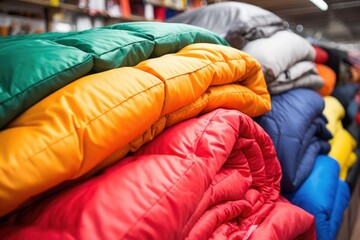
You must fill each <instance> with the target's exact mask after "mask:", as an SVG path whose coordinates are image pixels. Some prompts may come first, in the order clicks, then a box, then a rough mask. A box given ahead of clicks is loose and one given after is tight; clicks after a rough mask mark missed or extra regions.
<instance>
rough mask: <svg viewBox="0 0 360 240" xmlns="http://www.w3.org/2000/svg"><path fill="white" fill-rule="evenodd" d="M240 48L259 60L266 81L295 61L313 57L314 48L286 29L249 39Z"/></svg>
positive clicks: (275, 77)
mask: <svg viewBox="0 0 360 240" xmlns="http://www.w3.org/2000/svg"><path fill="white" fill-rule="evenodd" d="M242 50H243V51H244V52H246V53H248V54H250V55H251V56H253V57H254V58H255V59H256V60H257V61H259V63H260V64H261V67H262V69H263V71H264V76H265V80H266V82H267V83H271V82H273V81H275V80H276V79H277V78H278V77H279V76H280V74H281V73H283V72H285V71H286V70H288V69H289V68H290V67H291V66H293V65H294V64H295V63H297V62H300V61H314V59H315V50H314V48H313V47H312V46H311V45H310V43H309V42H308V41H307V40H306V39H304V38H303V37H301V36H299V35H297V34H296V33H293V32H290V31H287V30H283V31H279V32H276V33H275V34H274V35H272V36H271V37H268V38H260V39H257V40H254V41H251V42H249V43H248V44H246V45H245V47H244V48H243V49H242Z"/></svg>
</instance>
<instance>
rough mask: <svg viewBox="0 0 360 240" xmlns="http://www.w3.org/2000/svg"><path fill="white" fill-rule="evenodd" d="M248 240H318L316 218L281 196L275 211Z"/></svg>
mask: <svg viewBox="0 0 360 240" xmlns="http://www.w3.org/2000/svg"><path fill="white" fill-rule="evenodd" d="M284 216H286V217H284ZM245 239H246V238H245ZM248 239H249V240H258V239H267V240H278V239H316V231H315V222H314V216H313V215H311V214H310V213H308V212H306V211H305V210H303V209H301V208H299V207H297V206H295V205H293V204H288V200H286V199H285V198H284V197H283V196H280V197H279V200H278V201H277V202H276V203H275V206H274V208H273V210H272V211H271V212H270V213H269V214H268V215H267V217H266V218H265V220H264V221H263V222H262V223H261V224H260V225H259V226H257V228H256V229H255V230H254V232H253V233H252V234H251V235H250V236H249V238H248Z"/></svg>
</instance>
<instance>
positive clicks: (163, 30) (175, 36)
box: [106, 22, 229, 57]
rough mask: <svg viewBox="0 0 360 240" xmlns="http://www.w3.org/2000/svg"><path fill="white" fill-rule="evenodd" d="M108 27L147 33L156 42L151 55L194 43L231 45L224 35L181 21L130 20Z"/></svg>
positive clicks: (154, 55)
mask: <svg viewBox="0 0 360 240" xmlns="http://www.w3.org/2000/svg"><path fill="white" fill-rule="evenodd" d="M106 28H111V29H118V30H128V31H134V32H139V33H143V34H146V35H147V36H148V37H149V39H152V40H154V41H155V42H156V45H155V48H154V51H153V53H152V54H151V57H159V56H162V55H165V54H168V53H175V52H178V51H179V50H180V49H182V48H184V47H186V46H187V45H190V44H193V43H215V44H222V45H226V46H229V44H228V43H227V42H226V41H225V40H224V39H223V38H222V37H220V36H219V35H217V34H215V33H213V32H211V31H209V30H206V29H204V28H200V27H196V26H191V25H187V24H181V23H161V22H128V23H120V24H115V25H111V26H108V27H106Z"/></svg>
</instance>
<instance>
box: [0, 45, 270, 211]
mask: <svg viewBox="0 0 360 240" xmlns="http://www.w3.org/2000/svg"><path fill="white" fill-rule="evenodd" d="M218 107H224V108H229V109H237V110H239V111H241V112H244V113H245V114H247V115H249V116H251V117H255V116H259V115H261V114H264V113H265V112H267V111H269V110H270V108H271V106H270V95H269V92H268V91H267V88H266V83H265V81H264V78H263V75H262V72H261V67H260V65H259V64H258V62H256V60H255V59H253V58H252V57H250V56H249V55H247V54H245V53H243V52H241V51H239V50H237V49H234V48H231V47H227V46H222V45H216V44H205V43H204V44H200V43H199V44H192V45H189V46H187V47H185V48H183V49H182V50H181V51H179V52H178V53H176V54H168V55H164V56H162V57H158V58H153V59H149V60H146V61H143V62H141V63H140V64H138V65H137V66H135V67H122V68H117V69H113V70H109V71H105V72H101V73H97V74H92V75H88V76H85V77H83V78H80V79H78V80H77V81H74V82H72V83H71V84H68V85H67V86H65V87H63V88H62V89H60V90H58V91H56V92H55V93H53V94H51V95H49V96H48V97H46V98H45V99H43V100H42V101H40V102H38V103H37V104H35V105H34V106H33V107H31V108H30V109H28V110H27V111H26V112H24V113H23V114H22V115H21V116H20V117H18V118H17V119H16V120H15V121H13V122H11V124H10V125H9V127H8V128H6V129H4V130H2V131H0V146H1V151H0V169H1V171H2V172H3V173H6V174H3V175H1V177H0V215H4V214H6V213H9V212H10V211H12V210H14V209H15V208H17V207H19V206H20V205H21V204H22V203H24V202H25V201H26V200H28V199H29V198H31V197H33V196H35V195H37V194H39V193H42V192H44V191H46V190H48V189H50V188H53V187H54V186H56V185H58V184H60V183H62V182H64V181H65V180H71V179H77V178H79V177H81V176H84V175H85V174H89V175H91V174H93V173H95V172H97V171H99V170H100V169H102V168H104V167H106V166H109V165H110V164H113V163H114V162H116V161H118V160H119V159H121V158H122V157H124V156H125V155H126V154H127V153H128V152H129V151H130V152H134V151H136V150H137V149H138V148H139V147H140V146H141V145H143V144H144V143H146V142H149V141H150V140H151V139H152V138H153V137H154V136H156V135H158V134H159V133H160V132H162V131H163V130H164V129H165V128H166V127H169V126H172V125H174V124H176V123H178V122H181V121H183V120H185V119H189V118H192V117H194V116H197V115H199V114H203V113H206V112H209V111H211V110H214V109H216V108H218ZM19 173H21V174H19Z"/></svg>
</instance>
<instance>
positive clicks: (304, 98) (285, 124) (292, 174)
mask: <svg viewBox="0 0 360 240" xmlns="http://www.w3.org/2000/svg"><path fill="white" fill-rule="evenodd" d="M271 104H272V110H271V111H270V112H268V113H267V114H265V115H263V116H261V117H259V118H257V120H256V121H257V122H258V123H259V124H260V125H261V126H262V127H263V128H264V130H265V131H266V132H267V133H268V134H269V135H270V137H271V139H272V140H273V142H274V146H275V149H276V152H277V155H278V158H279V160H280V163H281V166H282V171H283V178H282V181H281V190H282V191H283V192H292V191H295V190H296V189H297V188H298V187H299V186H300V185H301V184H302V183H303V182H304V181H305V179H306V178H307V177H308V176H309V174H310V172H311V169H312V167H313V166H314V162H315V159H316V157H317V156H318V155H319V153H324V154H326V153H328V152H329V151H330V145H329V143H328V140H329V139H330V138H331V137H332V135H331V133H330V132H329V131H328V130H327V128H326V119H325V118H324V116H323V115H322V111H323V109H324V100H323V98H322V97H321V96H320V95H319V94H318V93H316V92H315V91H313V90H310V89H294V90H291V91H288V92H286V93H283V94H279V95H275V96H272V97H271Z"/></svg>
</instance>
